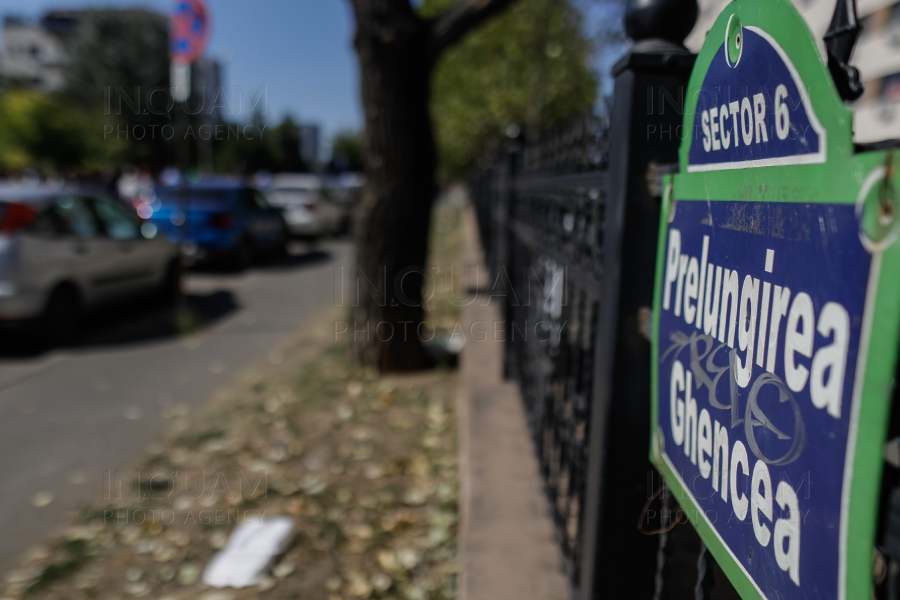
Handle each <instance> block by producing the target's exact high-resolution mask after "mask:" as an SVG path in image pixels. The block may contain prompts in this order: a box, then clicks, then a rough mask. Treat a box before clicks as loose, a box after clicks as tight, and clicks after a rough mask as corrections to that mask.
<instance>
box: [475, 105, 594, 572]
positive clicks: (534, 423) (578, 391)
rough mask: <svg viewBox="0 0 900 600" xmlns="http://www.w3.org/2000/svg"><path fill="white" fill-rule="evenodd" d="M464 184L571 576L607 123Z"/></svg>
mask: <svg viewBox="0 0 900 600" xmlns="http://www.w3.org/2000/svg"><path fill="white" fill-rule="evenodd" d="M510 144H511V148H510V152H509V154H508V155H507V156H504V157H503V158H502V159H501V160H499V161H497V163H495V164H494V165H493V166H491V167H490V168H487V169H485V170H484V171H483V172H482V173H481V174H480V175H479V176H478V177H477V178H476V179H475V181H474V182H473V184H472V193H473V198H474V202H475V206H476V208H477V211H478V222H479V226H480V230H481V238H482V241H483V244H484V247H485V254H486V257H487V261H488V265H489V267H491V270H492V280H493V281H494V282H498V283H500V285H503V286H504V287H505V290H504V291H505V297H506V300H507V302H506V304H505V306H504V311H505V313H506V314H505V315H504V316H505V318H506V323H507V325H506V327H507V336H506V340H507V348H506V350H507V352H506V357H505V370H506V375H507V376H509V377H511V378H513V379H515V380H516V381H518V382H519V384H520V388H521V392H522V396H523V400H524V402H525V406H526V411H527V415H528V421H529V425H530V428H531V433H532V436H533V438H534V443H535V448H536V449H537V453H538V458H539V461H540V468H541V472H542V475H543V477H544V482H545V488H546V492H547V495H548V496H549V500H550V505H551V510H552V514H553V518H554V521H555V524H556V533H557V537H558V540H559V543H560V546H561V548H562V550H563V555H564V557H565V562H566V569H567V571H568V574H569V577H570V579H571V581H572V582H573V585H574V586H576V587H577V582H578V580H579V577H580V570H581V567H582V562H581V547H582V538H583V522H584V519H583V516H584V512H585V510H584V505H585V481H586V475H587V468H588V453H587V451H588V446H587V439H588V434H589V423H590V407H591V398H592V391H593V388H592V386H593V381H594V369H593V365H594V344H595V340H596V338H597V335H596V331H597V314H598V307H599V301H600V290H601V287H602V277H603V274H602V268H600V266H599V265H601V264H602V257H603V228H604V211H605V200H606V156H607V151H608V129H607V127H606V124H605V123H604V122H603V120H601V119H599V118H597V117H593V116H586V117H583V118H580V119H576V120H575V121H573V122H571V123H569V124H568V125H566V126H565V127H562V128H560V129H558V130H556V131H554V132H553V133H552V134H550V135H548V136H547V137H545V138H543V139H541V140H540V141H539V142H538V143H536V144H534V145H528V146H524V147H518V142H517V141H515V140H512V141H511V142H510Z"/></svg>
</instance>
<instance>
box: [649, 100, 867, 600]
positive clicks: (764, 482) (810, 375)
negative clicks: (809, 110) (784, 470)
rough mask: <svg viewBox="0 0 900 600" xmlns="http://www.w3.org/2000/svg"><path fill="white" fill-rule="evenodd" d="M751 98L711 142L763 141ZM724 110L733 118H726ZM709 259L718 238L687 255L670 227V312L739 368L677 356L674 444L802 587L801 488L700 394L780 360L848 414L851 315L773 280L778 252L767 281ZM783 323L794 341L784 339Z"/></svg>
mask: <svg viewBox="0 0 900 600" xmlns="http://www.w3.org/2000/svg"><path fill="white" fill-rule="evenodd" d="M783 96H784V94H779V93H776V118H783V117H779V114H781V113H779V110H780V106H779V103H780V102H781V101H782V100H783ZM745 100H746V104H747V107H748V110H746V111H745V110H744V108H743V107H742V108H741V109H740V111H738V110H737V107H736V106H728V107H724V106H723V107H720V109H719V110H718V111H715V118H713V115H710V116H709V117H708V118H709V121H708V123H709V130H710V142H709V144H710V148H713V147H714V145H713V141H712V140H713V138H712V134H713V132H715V133H716V135H718V140H719V143H720V144H722V145H724V144H725V137H724V136H723V131H726V130H728V131H729V133H730V134H733V135H731V136H730V142H729V143H731V142H734V143H739V142H738V140H739V139H740V140H741V142H747V143H756V142H755V141H754V139H755V138H756V137H758V138H759V140H760V143H764V142H765V140H766V132H765V128H764V127H762V128H760V127H759V126H758V123H759V121H758V120H757V119H756V117H757V116H758V115H761V114H764V110H765V106H764V104H765V99H762V100H758V99H757V98H755V97H754V98H753V102H754V106H750V100H748V99H745ZM743 104H744V103H743V102H742V105H743ZM759 106H762V108H761V109H760V108H757V107H759ZM711 112H713V111H711ZM747 113H749V114H747ZM723 114H724V115H726V116H725V117H722V115H723ZM738 114H740V115H742V116H743V115H745V114H747V119H753V120H752V121H751V123H750V126H749V127H748V126H746V125H745V123H744V122H742V123H741V125H740V128H739V129H736V127H737V125H736V123H737V118H738V117H737V115H738ZM728 118H731V119H732V120H733V121H734V123H735V124H734V125H732V124H728V125H731V126H730V127H729V126H726V124H724V122H723V119H728ZM704 122H707V121H706V120H704ZM714 123H715V125H716V126H713V124H714ZM783 123H784V121H782V124H780V125H776V128H775V132H776V134H777V135H781V133H780V131H781V129H780V128H781V127H783ZM738 133H740V136H739V135H738ZM744 134H746V135H744ZM748 138H749V139H748ZM709 258H710V257H709V236H703V246H702V251H701V255H700V256H699V257H696V256H690V255H688V254H686V253H684V252H682V235H681V232H680V231H679V230H677V229H672V230H670V232H669V242H668V248H667V251H666V258H665V261H666V263H665V266H664V270H665V272H664V277H663V282H664V287H663V294H662V296H663V298H662V310H664V311H672V313H673V315H674V316H676V317H679V318H683V319H684V322H685V324H686V325H688V326H693V327H695V328H696V329H698V330H700V331H702V332H703V333H704V334H705V335H708V336H710V337H714V338H716V339H718V341H719V342H720V343H721V344H724V345H727V346H728V347H729V348H731V349H732V350H731V351H730V355H731V357H732V358H731V364H730V367H729V366H725V367H722V368H721V369H720V370H719V371H713V372H711V373H710V375H711V376H712V375H715V376H716V379H715V380H712V381H711V382H707V383H702V384H701V382H700V381H699V380H696V381H695V377H694V375H695V374H694V372H692V369H691V368H685V365H684V364H682V362H681V361H680V360H678V359H677V358H675V359H673V363H672V371H671V378H670V389H669V408H670V411H669V412H670V416H671V418H670V429H671V434H672V440H673V441H674V443H675V445H676V446H681V447H682V450H683V451H684V455H685V456H686V457H688V459H689V460H690V461H691V463H692V464H694V465H697V467H698V470H699V473H700V476H701V477H702V478H703V479H704V480H710V485H711V487H712V490H713V493H718V494H719V495H721V498H722V500H723V501H724V502H729V501H730V503H731V508H732V510H733V511H734V515H735V517H736V518H737V519H738V520H740V521H746V520H747V518H748V516H749V518H750V521H751V522H752V525H753V533H754V537H755V539H756V541H757V542H758V543H759V545H760V546H762V547H763V548H772V551H773V552H774V556H775V562H776V563H777V564H778V566H779V567H780V568H781V569H782V570H783V571H785V572H786V573H787V574H788V576H789V577H790V579H791V581H793V582H794V584H796V585H798V586H799V585H800V571H799V565H800V529H801V522H800V502H799V500H798V497H797V494H796V492H795V490H794V488H793V487H792V486H791V484H790V483H789V482H787V481H781V482H778V483H777V486H775V485H773V481H772V476H771V474H770V472H769V468H768V465H767V464H766V462H765V461H763V460H756V458H757V457H758V456H760V455H759V452H758V448H757V446H756V444H757V442H756V440H754V439H749V438H748V443H749V444H750V447H751V448H750V449H752V450H753V453H749V452H748V447H747V446H745V443H744V442H743V441H741V440H737V439H732V440H729V435H728V429H729V424H727V423H720V422H719V421H718V420H716V419H714V418H713V417H712V416H711V415H710V412H709V411H708V410H707V409H706V408H704V407H703V406H702V405H700V404H698V400H697V397H696V396H695V393H696V389H699V388H700V387H701V385H708V384H709V383H711V384H712V385H713V387H715V385H716V382H717V381H718V377H719V376H721V375H723V374H725V373H727V375H728V377H730V378H732V379H733V383H731V385H732V386H736V387H733V388H732V389H734V390H736V389H738V388H742V389H746V388H748V387H749V386H750V385H751V383H753V381H754V378H753V371H754V368H757V369H763V368H764V371H763V372H762V373H761V374H759V375H758V377H757V381H756V383H753V386H754V390H755V389H756V387H759V386H760V385H765V384H760V383H759V381H762V378H768V379H769V380H771V379H773V378H774V379H777V377H774V375H772V374H774V372H775V368H776V366H777V364H778V361H779V360H780V361H782V365H783V368H784V378H785V381H784V383H782V384H780V385H782V386H783V388H782V389H785V391H786V390H790V391H791V392H794V393H798V392H803V391H807V390H808V392H809V398H810V402H811V404H812V406H813V407H814V408H816V409H820V410H823V411H825V412H826V413H827V414H828V415H830V416H831V417H833V418H835V419H840V418H841V410H842V407H843V393H844V381H845V376H846V369H847V360H848V353H849V344H850V315H849V313H848V311H847V309H846V308H845V307H844V306H843V305H842V304H840V303H839V302H833V301H825V302H821V303H819V304H818V305H817V304H816V302H814V301H813V298H812V297H811V296H810V294H809V293H807V292H805V291H803V290H793V291H792V290H791V289H790V288H788V287H787V286H783V285H775V284H774V283H773V282H771V281H765V279H767V278H770V277H771V275H770V274H772V273H774V272H775V258H776V256H775V251H774V250H772V249H767V250H766V251H765V254H764V255H761V256H760V257H759V259H760V266H761V267H762V266H763V265H764V269H761V272H759V275H760V276H759V277H755V276H754V275H753V274H748V273H743V274H742V273H738V272H737V270H736V269H730V268H728V265H716V264H713V263H712V262H710V260H709ZM817 306H818V307H820V308H819V310H818V312H817V311H816V308H817ZM782 329H783V330H784V335H783V338H784V341H783V342H781V343H780V342H779V334H780V332H781V331H782ZM816 332H818V334H819V336H818V339H817V336H816ZM710 364H712V363H710ZM708 368H709V367H708ZM723 372H724V373H723ZM717 373H718V375H717ZM697 377H699V375H697ZM767 381H768V380H767ZM752 392H753V390H751V395H752ZM786 393H787V392H786ZM748 410H749V409H748ZM713 412H715V411H713ZM748 414H749V413H748ZM731 426H732V427H733V426H734V423H733V422H732V423H731ZM729 496H730V497H729ZM775 505H777V506H778V507H779V509H780V511H781V512H780V513H779V515H780V516H779V515H776V511H775Z"/></svg>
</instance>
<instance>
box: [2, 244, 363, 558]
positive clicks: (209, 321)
mask: <svg viewBox="0 0 900 600" xmlns="http://www.w3.org/2000/svg"><path fill="white" fill-rule="evenodd" d="M351 248H352V247H351V244H350V243H349V242H346V241H335V242H329V243H327V244H323V245H322V246H320V248H319V249H318V250H317V251H314V252H308V251H306V250H305V249H304V248H296V249H295V253H292V255H291V256H290V257H288V258H286V259H283V260H281V261H280V262H276V263H271V264H266V265H261V266H258V267H254V268H252V269H250V270H248V271H246V272H245V273H241V274H227V273H216V272H192V273H190V274H189V275H188V276H187V278H186V281H185V291H186V302H187V306H188V308H189V312H190V314H192V315H193V318H194V319H195V321H196V323H197V325H195V328H196V329H195V331H193V332H192V333H190V334H188V335H183V334H178V333H176V330H175V328H174V327H173V322H174V319H173V318H172V314H171V312H170V311H166V310H164V309H161V308H158V307H155V306H153V305H150V304H146V305H141V304H140V303H139V304H138V306H136V307H130V308H128V309H123V310H118V311H112V312H109V311H107V312H106V313H105V314H103V315H102V316H97V317H95V318H94V319H92V321H91V323H90V325H89V327H88V328H87V329H88V333H87V334H86V335H85V336H84V339H82V340H81V341H80V342H79V343H78V344H76V345H74V346H73V347H72V348H67V349H61V350H53V351H50V352H46V353H42V354H38V355H27V354H23V353H22V352H21V350H19V349H18V348H17V347H2V346H3V344H2V343H0V574H3V573H5V572H7V571H9V570H10V569H11V568H12V567H13V566H15V564H16V562H17V560H18V558H19V557H20V556H22V554H23V552H25V551H26V550H27V549H28V548H30V547H32V546H34V545H35V544H37V543H39V542H41V541H42V540H43V539H44V538H45V537H46V536H47V535H48V534H49V533H51V532H52V531H53V530H55V529H57V528H58V527H59V526H61V525H64V524H65V523H66V522H67V520H68V519H69V514H70V512H71V511H72V510H73V509H75V508H76V507H78V506H79V505H80V504H82V503H84V502H85V501H88V500H91V499H94V498H100V497H102V495H103V493H104V491H103V485H104V473H105V472H107V471H113V472H114V471H115V470H116V469H119V470H128V469H131V468H133V466H134V465H135V463H136V462H137V461H138V460H139V459H140V458H141V457H142V456H144V455H145V454H146V451H147V447H148V445H149V444H150V443H152V442H154V441H155V440H159V439H160V438H161V436H162V434H163V432H164V431H165V430H166V428H167V426H168V425H169V424H170V423H171V421H166V420H165V419H163V418H162V416H161V415H160V412H161V410H162V408H163V407H164V406H165V405H168V404H170V403H182V404H187V405H189V406H191V407H197V406H200V405H202V404H203V403H204V402H206V401H207V400H208V399H209V398H210V397H211V396H212V395H213V394H214V393H215V391H216V390H218V389H220V388H223V387H226V386H227V385H228V384H229V383H230V382H232V381H233V380H234V379H235V377H237V376H238V374H239V373H240V371H241V369H242V368H244V367H248V366H251V365H253V364H255V363H258V362H261V361H265V360H276V361H277V354H275V355H273V352H274V353H277V351H278V348H280V347H281V346H283V345H284V344H286V343H287V342H288V341H289V340H291V339H292V337H293V336H295V335H296V334H297V333H299V332H301V331H302V330H303V328H304V327H305V326H308V325H309V324H310V323H311V321H312V319H313V318H315V317H316V316H317V315H319V314H321V313H322V311H324V310H325V309H326V308H327V307H328V306H329V305H330V304H331V303H332V302H333V300H334V285H333V284H334V280H333V278H334V275H335V269H334V267H335V265H338V264H348V261H349V258H350V256H351ZM273 356H274V358H273ZM125 472H128V471H125ZM40 492H51V493H52V494H53V497H54V500H53V502H52V504H50V505H49V506H45V507H43V508H38V507H36V506H33V498H34V496H35V494H38V493H40Z"/></svg>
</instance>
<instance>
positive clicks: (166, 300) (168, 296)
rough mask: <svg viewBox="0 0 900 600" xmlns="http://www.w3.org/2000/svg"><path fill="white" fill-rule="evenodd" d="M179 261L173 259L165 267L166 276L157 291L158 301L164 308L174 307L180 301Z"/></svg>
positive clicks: (180, 273) (180, 271)
mask: <svg viewBox="0 0 900 600" xmlns="http://www.w3.org/2000/svg"><path fill="white" fill-rule="evenodd" d="M182 271H183V270H182V268H181V261H179V260H177V259H175V260H172V261H170V262H169V264H168V266H167V267H166V276H165V277H164V278H163V281H162V285H161V286H160V289H159V299H160V301H161V303H162V304H163V305H165V306H175V305H177V304H178V302H179V300H181V278H182Z"/></svg>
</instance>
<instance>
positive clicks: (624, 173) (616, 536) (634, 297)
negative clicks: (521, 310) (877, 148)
mask: <svg viewBox="0 0 900 600" xmlns="http://www.w3.org/2000/svg"><path fill="white" fill-rule="evenodd" d="M696 17H697V3H696V0H632V2H631V3H630V5H629V7H628V10H627V12H626V17H625V23H626V30H627V31H628V34H629V35H630V36H631V37H632V38H633V39H634V40H635V41H636V43H635V45H634V47H633V49H632V50H631V52H629V54H628V55H626V56H625V57H624V58H622V60H620V61H619V62H618V63H617V64H616V66H615V68H614V76H615V96H614V103H613V107H612V118H611V128H610V149H609V154H610V159H609V192H608V208H607V212H606V223H605V227H604V230H605V232H606V233H605V235H606V239H605V243H604V246H605V252H604V259H603V277H604V282H603V293H602V296H601V298H600V314H599V322H598V327H597V338H596V339H597V342H596V344H597V352H596V355H595V362H594V381H595V382H596V384H595V386H594V391H593V398H592V406H593V407H592V410H591V423H590V432H591V433H590V447H589V450H588V452H589V454H588V461H589V462H588V465H589V467H588V480H587V487H586V490H585V494H586V497H585V511H586V512H585V522H584V537H583V546H582V558H583V565H584V568H583V569H582V572H581V581H580V585H579V596H580V600H588V599H593V598H601V597H602V598H635V599H637V598H651V597H652V596H653V590H654V574H655V571H656V569H657V560H656V554H657V549H658V545H659V544H658V540H657V539H655V538H654V537H649V536H643V535H641V534H640V533H639V532H638V530H637V528H636V524H637V521H638V520H639V518H641V514H640V512H641V507H642V506H643V505H644V503H645V502H646V501H647V498H648V496H647V494H648V493H649V494H652V493H653V490H648V489H646V488H647V481H648V475H647V473H648V471H649V470H651V469H653V467H652V466H651V464H650V462H649V460H648V459H647V455H648V451H649V444H650V435H649V433H650V342H649V341H648V337H647V336H648V334H649V332H647V331H646V327H649V323H650V319H649V318H648V316H649V313H648V311H649V307H650V306H652V300H653V273H654V268H655V262H656V240H657V235H658V231H659V214H660V200H659V198H658V197H657V194H658V191H657V190H652V189H651V188H652V187H653V186H652V185H651V184H652V183H653V181H652V180H653V179H654V173H655V172H656V171H657V169H656V167H655V166H656V165H667V164H672V163H676V162H677V160H678V146H679V145H680V142H681V139H682V138H683V137H684V136H685V135H691V132H686V131H684V130H683V127H682V124H681V123H682V113H683V109H684V105H685V96H686V93H687V84H688V79H689V77H690V72H691V68H692V66H693V63H694V58H695V57H694V55H692V54H690V53H689V52H688V51H687V50H686V49H685V48H684V46H683V45H682V40H684V38H685V37H686V36H687V34H688V33H689V32H690V30H691V28H692V27H693V25H694V22H695V20H696ZM626 573H627V576H625V574H626Z"/></svg>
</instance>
